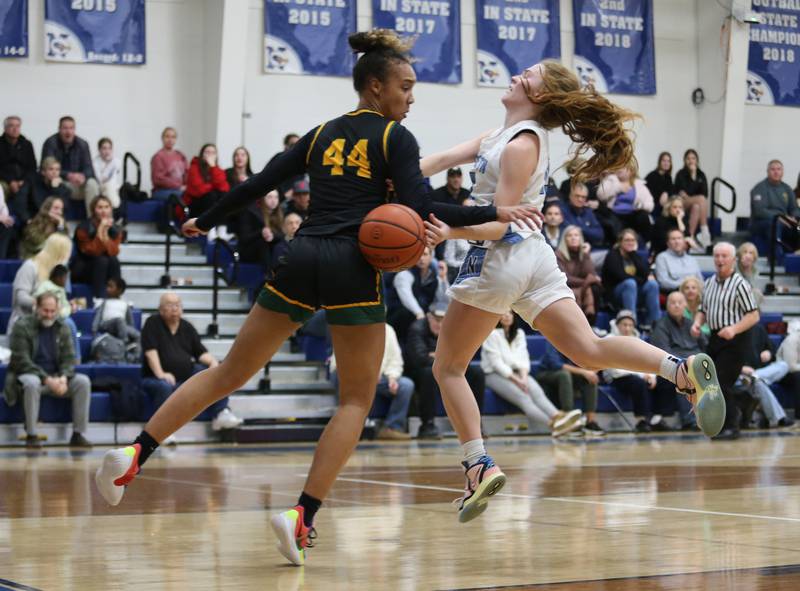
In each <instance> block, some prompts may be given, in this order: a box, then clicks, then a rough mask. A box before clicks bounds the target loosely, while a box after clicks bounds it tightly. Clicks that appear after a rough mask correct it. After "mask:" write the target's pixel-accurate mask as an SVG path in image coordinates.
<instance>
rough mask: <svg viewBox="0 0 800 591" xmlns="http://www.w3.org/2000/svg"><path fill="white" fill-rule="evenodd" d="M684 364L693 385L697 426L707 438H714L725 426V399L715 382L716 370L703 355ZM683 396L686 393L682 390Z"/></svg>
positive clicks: (716, 381) (708, 358) (709, 358)
mask: <svg viewBox="0 0 800 591" xmlns="http://www.w3.org/2000/svg"><path fill="white" fill-rule="evenodd" d="M684 363H685V364H686V375H687V377H688V378H689V381H690V382H692V384H693V385H694V395H695V399H694V413H695V416H696V417H697V425H698V427H700V429H701V430H702V431H703V433H705V435H706V436H708V437H715V436H716V435H717V434H718V433H719V432H720V431H722V427H723V426H724V425H725V397H724V396H723V395H722V389H721V388H720V387H719V381H718V380H717V369H716V368H715V367H714V362H713V361H712V360H711V357H709V356H708V355H706V354H705V353H699V354H697V355H694V356H693V357H692V358H691V362H690V361H689V360H686V361H684ZM682 392H683V393H684V394H686V393H687V392H686V391H685V390H682Z"/></svg>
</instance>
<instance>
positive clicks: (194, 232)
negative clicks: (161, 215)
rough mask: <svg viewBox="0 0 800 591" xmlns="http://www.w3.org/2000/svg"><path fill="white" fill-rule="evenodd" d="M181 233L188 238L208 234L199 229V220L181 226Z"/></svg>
mask: <svg viewBox="0 0 800 591" xmlns="http://www.w3.org/2000/svg"><path fill="white" fill-rule="evenodd" d="M181 232H183V235H184V236H186V237H187V238H194V237H195V236H205V235H206V234H208V232H206V231H204V230H201V229H200V228H198V227H197V218H192V219H190V220H188V221H187V222H185V223H184V224H183V226H181Z"/></svg>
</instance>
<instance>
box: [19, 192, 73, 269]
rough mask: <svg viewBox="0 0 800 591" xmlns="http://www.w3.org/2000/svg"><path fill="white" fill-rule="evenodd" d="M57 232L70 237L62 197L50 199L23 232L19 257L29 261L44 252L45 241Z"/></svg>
mask: <svg viewBox="0 0 800 591" xmlns="http://www.w3.org/2000/svg"><path fill="white" fill-rule="evenodd" d="M56 232H58V233H60V234H64V236H69V227H68V226H67V221H66V220H65V219H64V201H63V200H62V199H61V198H60V197H48V198H47V199H45V200H44V203H42V207H40V208H39V212H38V213H37V214H36V215H35V216H33V218H32V219H31V221H29V222H28V225H27V226H25V229H24V230H23V231H22V241H21V242H20V246H19V251H20V252H19V255H20V258H22V259H29V258H31V257H32V256H34V255H35V254H36V253H38V252H39V251H40V250H42V246H44V241H45V240H47V237H48V236H50V234H55V233H56Z"/></svg>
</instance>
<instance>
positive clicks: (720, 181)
mask: <svg viewBox="0 0 800 591" xmlns="http://www.w3.org/2000/svg"><path fill="white" fill-rule="evenodd" d="M718 185H724V186H725V187H727V188H728V189H730V191H731V196H732V201H733V203H731V205H730V207H725V206H724V205H722V204H721V203H719V202H718V201H717V186H718ZM717 207H719V208H720V209H721V210H722V211H724V212H725V213H733V212H734V211H735V210H736V189H735V188H734V186H733V185H731V184H730V183H729V182H728V181H726V180H725V179H722V178H720V177H714V180H713V181H711V207H710V208H709V212H708V215H709V217H711V218H712V219H713V218H715V217H716V215H715V214H716V213H717V211H716V210H717Z"/></svg>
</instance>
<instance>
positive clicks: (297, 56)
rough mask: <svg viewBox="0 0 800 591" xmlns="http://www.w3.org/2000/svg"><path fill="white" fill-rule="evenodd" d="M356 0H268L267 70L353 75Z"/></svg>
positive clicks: (265, 53) (266, 17) (265, 69)
mask: <svg viewBox="0 0 800 591" xmlns="http://www.w3.org/2000/svg"><path fill="white" fill-rule="evenodd" d="M355 32H356V0H264V71H265V72H267V73H272V74H314V75H318V76H350V74H351V73H352V70H353V63H354V62H353V52H352V51H351V49H350V47H349V45H348V44H347V37H348V36H349V35H351V34H352V33H355Z"/></svg>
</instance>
